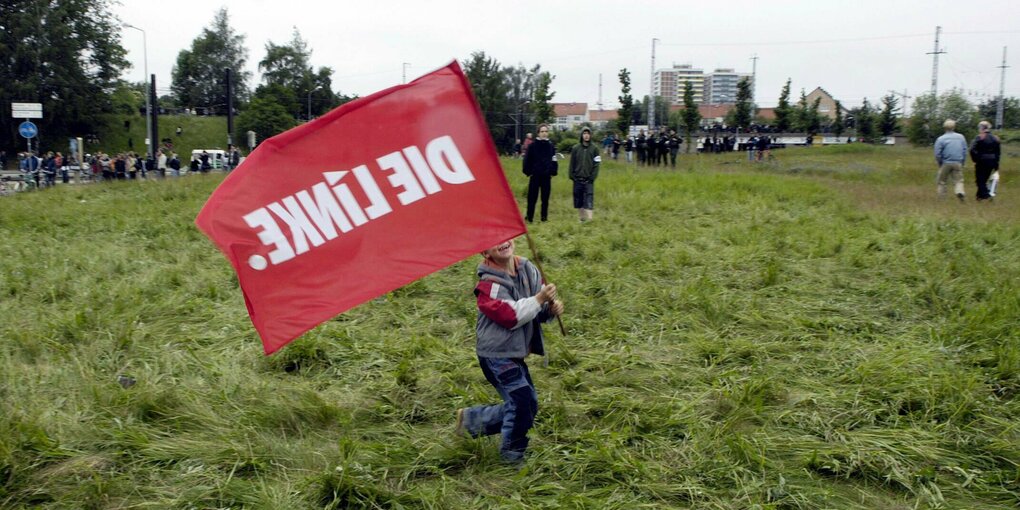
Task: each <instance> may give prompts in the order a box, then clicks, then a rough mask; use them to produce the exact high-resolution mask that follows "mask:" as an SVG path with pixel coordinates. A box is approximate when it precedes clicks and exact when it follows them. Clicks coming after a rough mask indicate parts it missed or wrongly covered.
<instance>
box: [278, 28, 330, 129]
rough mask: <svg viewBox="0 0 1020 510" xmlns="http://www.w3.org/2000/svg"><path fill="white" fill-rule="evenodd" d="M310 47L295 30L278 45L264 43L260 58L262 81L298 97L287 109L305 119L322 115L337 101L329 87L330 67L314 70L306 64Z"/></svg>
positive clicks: (309, 57)
mask: <svg viewBox="0 0 1020 510" xmlns="http://www.w3.org/2000/svg"><path fill="white" fill-rule="evenodd" d="M311 56H312V50H310V49H309V48H308V43H306V42H305V41H304V40H303V39H301V33H300V32H299V31H298V29H297V28H295V29H294V33H293V36H292V38H291V41H290V42H289V43H287V44H284V45H277V44H275V43H273V42H272V41H269V42H267V43H266V56H265V57H264V58H263V59H262V60H261V61H259V70H260V71H261V72H262V80H263V81H265V83H266V84H267V85H271V86H280V87H284V88H288V89H290V90H291V91H293V92H294V96H295V97H296V98H298V99H303V100H301V101H298V102H297V103H296V104H289V105H287V111H288V112H290V114H291V115H293V116H294V118H308V117H309V116H310V115H311V116H317V115H322V114H323V113H325V112H326V111H329V110H330V109H331V108H333V107H334V106H335V105H336V104H338V103H339V100H338V99H339V98H338V97H337V95H336V94H335V93H334V92H333V90H332V85H333V84H332V76H333V69H331V68H329V67H320V68H319V69H318V71H316V70H314V69H313V68H312V66H311V65H310V64H309V60H310V59H311Z"/></svg>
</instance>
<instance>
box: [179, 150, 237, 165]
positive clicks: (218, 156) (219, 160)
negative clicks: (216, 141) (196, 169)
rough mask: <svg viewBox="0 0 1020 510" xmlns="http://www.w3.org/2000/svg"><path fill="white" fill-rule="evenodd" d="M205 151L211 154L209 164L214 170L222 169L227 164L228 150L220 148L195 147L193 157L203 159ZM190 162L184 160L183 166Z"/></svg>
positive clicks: (192, 152)
mask: <svg viewBox="0 0 1020 510" xmlns="http://www.w3.org/2000/svg"><path fill="white" fill-rule="evenodd" d="M203 152H205V153H208V154H209V166H211V167H212V169H213V170H221V169H223V167H224V166H226V163H227V151H223V150H220V149H195V150H193V151H191V158H192V159H197V160H199V161H202V153H203ZM189 162H190V161H189ZM189 162H185V161H182V162H181V166H184V165H187V164H188V163H189Z"/></svg>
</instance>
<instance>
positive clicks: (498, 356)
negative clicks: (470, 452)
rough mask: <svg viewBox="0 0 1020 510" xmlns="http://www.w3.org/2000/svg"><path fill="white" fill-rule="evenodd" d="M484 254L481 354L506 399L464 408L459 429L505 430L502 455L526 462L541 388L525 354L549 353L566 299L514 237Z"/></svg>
mask: <svg viewBox="0 0 1020 510" xmlns="http://www.w3.org/2000/svg"><path fill="white" fill-rule="evenodd" d="M539 136H541V135H539ZM535 143H536V144H537V143H538V142H535ZM532 148H534V147H532ZM597 150H598V149H596V151H597ZM482 256H483V257H484V260H483V261H482V263H481V264H479V266H478V279H479V282H478V285H476V286H475V290H474V293H475V298H476V301H477V304H478V323H477V325H476V326H475V331H476V334H477V340H476V343H475V353H476V355H477V356H478V365H479V366H480V367H481V369H482V374H484V375H485V380H487V381H489V384H491V385H492V387H493V388H495V389H496V392H498V393H499V396H500V397H501V398H502V399H503V403H502V404H497V405H479V406H474V407H468V408H462V409H458V410H457V427H456V432H457V434H460V435H467V436H471V437H480V436H488V435H493V434H501V435H502V442H501V443H500V447H499V453H500V456H501V457H502V458H503V460H504V461H507V462H511V463H520V462H523V461H524V452H525V451H526V450H527V448H528V431H529V430H531V427H532V425H533V424H534V423H535V414H536V413H537V412H538V392H537V391H536V390H535V383H534V381H532V379H531V373H530V372H529V371H528V365H527V363H525V362H524V358H525V357H527V356H528V355H529V354H532V353H534V354H537V355H539V356H541V355H543V354H545V348H544V346H543V342H542V340H543V338H542V323H543V322H548V321H550V320H552V319H553V318H554V317H556V316H558V315H560V314H562V313H563V303H561V302H560V301H558V300H557V299H556V286H555V285H552V284H549V285H546V284H545V282H543V281H542V276H541V274H540V273H539V271H538V269H537V268H535V265H534V264H532V263H531V262H530V261H528V259H525V258H522V257H517V256H514V241H513V239H511V240H509V241H506V242H504V243H501V244H499V245H497V246H494V247H492V248H489V249H488V250H485V251H484V252H482Z"/></svg>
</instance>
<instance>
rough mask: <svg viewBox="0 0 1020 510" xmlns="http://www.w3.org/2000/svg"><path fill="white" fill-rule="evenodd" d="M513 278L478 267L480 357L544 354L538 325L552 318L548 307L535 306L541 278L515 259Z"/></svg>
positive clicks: (525, 261)
mask: <svg viewBox="0 0 1020 510" xmlns="http://www.w3.org/2000/svg"><path fill="white" fill-rule="evenodd" d="M516 260H517V276H516V277H511V276H510V275H508V274H507V273H506V272H504V271H501V270H500V269H497V268H494V267H492V266H489V265H486V264H484V263H483V264H480V265H479V266H478V278H479V282H478V285H476V286H475V296H476V298H477V299H478V325H477V326H476V327H475V331H476V332H477V335H478V341H477V344H476V345H475V351H476V352H477V354H478V356H479V357H482V358H524V357H525V356H527V355H528V354H532V353H534V354H538V355H544V354H545V348H544V345H543V342H542V339H543V337H542V324H541V323H543V322H548V321H550V320H552V318H553V317H554V316H553V315H552V314H550V313H549V306H548V304H546V305H539V304H538V300H537V299H536V298H535V294H538V292H539V291H541V290H542V276H541V275H540V274H539V272H538V268H536V267H535V265H534V264H532V263H531V262H530V261H529V260H528V259H525V258H523V257H517V258H516Z"/></svg>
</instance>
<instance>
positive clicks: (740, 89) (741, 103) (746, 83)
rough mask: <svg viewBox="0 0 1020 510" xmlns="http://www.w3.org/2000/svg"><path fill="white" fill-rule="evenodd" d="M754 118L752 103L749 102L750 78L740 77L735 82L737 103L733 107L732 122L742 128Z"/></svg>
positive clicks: (748, 124) (747, 125)
mask: <svg viewBox="0 0 1020 510" xmlns="http://www.w3.org/2000/svg"><path fill="white" fill-rule="evenodd" d="M753 119H754V105H753V104H751V79H750V78H746V77H745V78H741V79H740V81H739V82H737V104H736V106H735V107H734V108H733V123H734V124H735V125H736V126H737V127H738V128H742V129H747V128H748V127H750V126H751V121H752V120H753Z"/></svg>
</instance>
